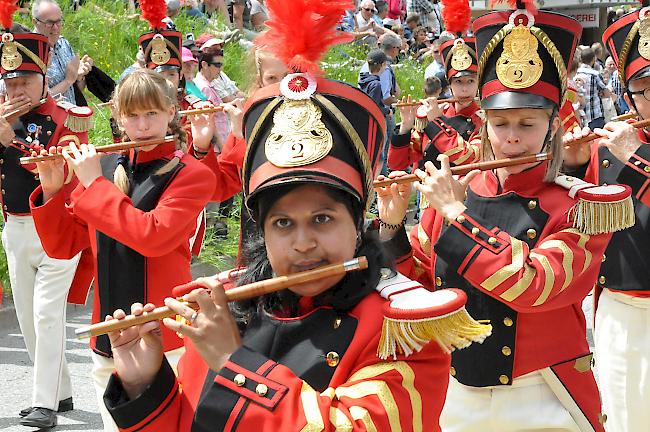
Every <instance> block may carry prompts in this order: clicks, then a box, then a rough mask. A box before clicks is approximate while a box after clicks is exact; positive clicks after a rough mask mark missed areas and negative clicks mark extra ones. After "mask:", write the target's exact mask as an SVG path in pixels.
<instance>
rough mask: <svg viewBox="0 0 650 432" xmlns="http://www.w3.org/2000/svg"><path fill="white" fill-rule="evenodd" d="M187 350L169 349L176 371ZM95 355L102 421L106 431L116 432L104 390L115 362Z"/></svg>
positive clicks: (95, 372) (94, 372)
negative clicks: (107, 407)
mask: <svg viewBox="0 0 650 432" xmlns="http://www.w3.org/2000/svg"><path fill="white" fill-rule="evenodd" d="M184 352H185V347H181V348H177V349H175V350H171V351H167V352H166V353H165V357H167V361H168V362H169V364H170V365H171V367H172V368H173V369H174V372H176V367H177V365H178V361H179V360H180V358H181V356H182V355H183V353H184ZM92 357H93V384H94V385H95V394H96V395H97V405H98V407H99V414H101V416H102V423H104V432H116V431H117V430H118V429H117V425H116V424H115V421H114V420H113V417H111V414H110V413H109V412H108V410H107V409H106V405H104V392H105V391H106V387H107V386H108V380H109V379H110V378H111V375H112V374H113V372H114V371H115V362H114V361H113V358H109V357H104V356H100V355H99V354H96V353H95V352H93V353H92Z"/></svg>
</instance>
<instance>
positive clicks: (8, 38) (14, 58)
mask: <svg viewBox="0 0 650 432" xmlns="http://www.w3.org/2000/svg"><path fill="white" fill-rule="evenodd" d="M22 64H23V56H21V55H20V53H19V52H18V46H17V45H16V43H15V42H14V37H13V35H12V34H11V33H5V34H3V35H2V58H0V65H2V68H3V69H5V70H8V71H12V70H16V69H18V68H19V67H20V65H22Z"/></svg>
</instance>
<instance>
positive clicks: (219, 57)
mask: <svg viewBox="0 0 650 432" xmlns="http://www.w3.org/2000/svg"><path fill="white" fill-rule="evenodd" d="M222 67H223V51H209V52H202V53H201V54H200V58H199V73H198V74H197V75H196V78H194V84H196V86H197V87H198V88H199V90H201V93H203V95H205V97H206V98H207V100H208V101H210V102H212V103H213V104H214V105H215V106H217V105H221V104H222V103H223V100H222V99H221V98H220V97H219V93H218V92H217V89H216V88H215V87H214V85H213V84H212V82H213V80H214V79H215V78H216V77H218V76H219V74H220V73H221V68H222ZM214 122H215V135H216V137H215V138H216V143H217V144H216V147H217V148H215V151H216V152H218V151H219V150H220V149H221V147H222V146H223V143H225V142H226V137H227V136H228V134H229V133H230V125H229V122H228V116H227V115H226V114H225V113H223V112H218V113H215V114H214Z"/></svg>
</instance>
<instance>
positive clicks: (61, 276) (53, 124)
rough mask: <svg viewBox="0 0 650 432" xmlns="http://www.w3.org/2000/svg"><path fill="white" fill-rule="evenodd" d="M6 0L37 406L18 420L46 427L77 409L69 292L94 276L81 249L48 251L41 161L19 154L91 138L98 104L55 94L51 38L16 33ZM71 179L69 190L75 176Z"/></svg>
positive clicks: (15, 201) (5, 197) (81, 296)
mask: <svg viewBox="0 0 650 432" xmlns="http://www.w3.org/2000/svg"><path fill="white" fill-rule="evenodd" d="M2 3H3V4H2V5H1V6H2V16H1V17H0V19H1V20H2V27H3V29H4V30H3V31H2V33H3V34H2V42H1V44H0V57H1V62H0V74H1V76H2V79H3V81H4V84H5V86H6V99H5V102H4V103H3V104H2V108H1V109H2V112H3V113H4V115H5V116H6V115H7V114H10V113H12V112H14V113H15V112H16V111H17V110H19V111H22V115H20V116H18V115H15V116H12V117H13V118H9V119H8V118H5V117H0V143H1V144H2V146H1V147H0V173H1V176H0V178H1V180H0V184H1V189H2V195H1V199H2V209H3V216H4V219H5V226H4V229H3V230H2V244H3V246H4V249H5V252H6V254H7V264H8V267H9V279H10V281H11V287H12V293H13V298H14V304H15V307H16V315H17V317H18V323H19V325H20V330H21V333H22V335H23V338H24V340H25V346H26V347H27V352H28V354H29V358H30V359H31V360H32V362H33V363H34V376H33V389H32V401H31V402H32V406H31V407H30V408H25V409H23V410H22V411H21V412H20V416H21V417H24V418H23V419H21V421H20V423H21V424H22V425H25V426H31V427H39V428H46V427H53V426H55V425H56V424H57V417H56V412H57V411H61V412H63V411H70V410H72V408H73V405H72V386H71V382H70V373H69V371H68V365H67V363H66V360H65V320H66V298H68V297H69V299H70V301H73V302H75V303H81V304H84V303H85V301H86V295H87V293H88V289H89V287H90V283H91V280H92V275H91V274H90V273H88V272H83V271H80V272H78V273H76V277H75V272H76V269H77V264H78V262H79V259H80V254H79V253H75V254H73V255H70V256H68V257H66V259H64V260H63V259H54V258H50V257H49V256H48V255H47V254H46V253H45V251H44V250H43V246H42V245H41V241H40V240H39V238H38V235H37V232H36V229H35V227H34V220H33V218H32V215H31V213H30V208H29V195H30V194H31V193H32V191H33V190H34V189H35V188H36V187H37V186H38V184H39V177H38V175H37V173H36V171H35V166H33V165H32V166H22V165H20V162H19V159H20V157H22V156H29V154H30V152H31V151H32V150H33V149H40V148H50V147H56V146H57V145H58V144H67V143H68V142H75V143H80V142H86V141H87V140H88V133H87V131H88V125H89V122H90V116H91V115H92V110H91V109H90V108H87V107H73V106H71V105H70V104H64V103H57V102H55V101H54V99H52V97H51V96H50V95H49V94H48V86H47V77H46V72H47V64H48V60H49V59H48V57H49V48H48V42H47V37H46V36H43V35H40V34H36V33H26V32H24V31H21V30H20V29H18V27H19V26H18V25H15V26H14V27H13V29H14V30H15V31H13V32H11V31H10V30H9V29H10V28H11V27H12V25H11V15H12V14H13V12H14V11H15V10H16V9H17V7H16V5H15V4H7V3H8V2H6V1H4V2H2ZM9 3H11V2H9ZM43 101H44V102H43ZM13 120H15V121H14V124H13V125H12V124H11V122H12V121H13ZM70 180H72V181H70ZM67 183H68V184H67V185H66V190H67V192H68V193H69V192H70V190H71V189H72V188H73V187H74V185H75V183H76V179H70V178H69V179H68V182H67ZM80 251H81V250H79V251H77V252H80Z"/></svg>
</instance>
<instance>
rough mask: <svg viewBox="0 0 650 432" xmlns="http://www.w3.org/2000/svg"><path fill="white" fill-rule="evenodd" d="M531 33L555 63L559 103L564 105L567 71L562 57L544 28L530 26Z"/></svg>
mask: <svg viewBox="0 0 650 432" xmlns="http://www.w3.org/2000/svg"><path fill="white" fill-rule="evenodd" d="M530 31H531V33H533V34H534V35H535V37H536V38H537V40H539V41H540V42H541V43H542V45H544V48H546V51H548V53H549V54H550V55H551V58H552V59H553V63H555V68H556V69H557V73H558V75H559V76H560V105H559V107H561V106H562V105H564V101H565V100H566V89H567V72H566V66H565V65H564V59H562V54H560V52H559V51H558V49H557V47H556V46H555V44H554V43H553V41H552V40H551V38H549V37H548V35H547V34H546V32H544V30H542V29H540V28H539V27H535V26H532V27H531V28H530ZM559 107H558V108H559Z"/></svg>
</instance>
